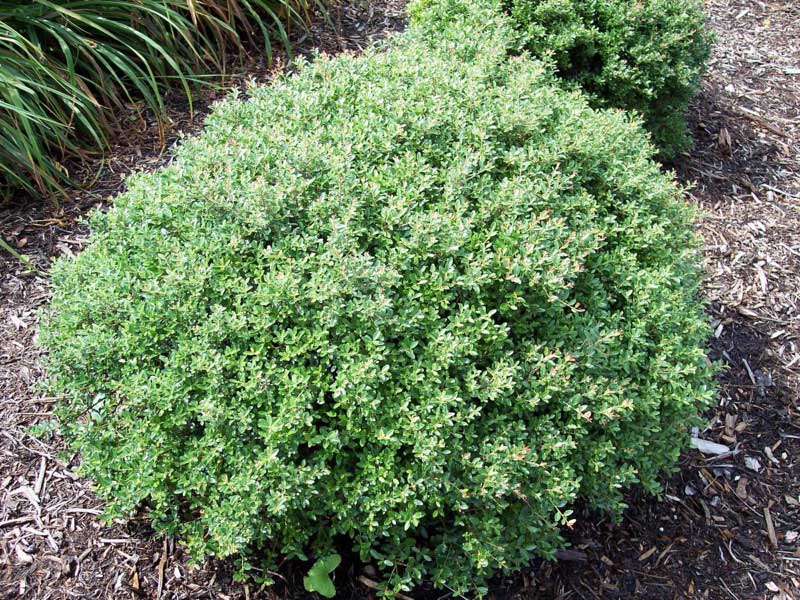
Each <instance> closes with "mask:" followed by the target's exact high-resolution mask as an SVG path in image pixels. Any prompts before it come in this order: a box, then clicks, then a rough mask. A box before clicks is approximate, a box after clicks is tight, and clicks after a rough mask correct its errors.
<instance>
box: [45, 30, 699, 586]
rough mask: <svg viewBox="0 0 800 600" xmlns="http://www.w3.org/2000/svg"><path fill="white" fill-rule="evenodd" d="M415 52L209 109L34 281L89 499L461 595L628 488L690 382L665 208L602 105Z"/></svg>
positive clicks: (521, 70) (687, 409) (372, 57)
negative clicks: (45, 296) (49, 289)
mask: <svg viewBox="0 0 800 600" xmlns="http://www.w3.org/2000/svg"><path fill="white" fill-rule="evenodd" d="M498 35H499V34H498ZM489 37H491V36H489ZM443 48H444V51H433V50H430V49H428V48H426V45H425V44H423V43H418V42H417V41H416V39H415V37H414V35H409V36H407V37H406V38H403V41H401V42H397V43H395V46H394V47H393V48H390V49H389V50H387V51H384V52H377V51H372V52H369V53H367V54H366V55H365V56H362V57H359V58H354V57H349V56H345V57H340V58H338V59H334V60H330V59H325V58H320V59H319V60H317V61H315V62H314V63H313V64H311V65H306V66H302V67H301V68H300V71H299V73H297V74H296V75H293V76H291V77H287V78H286V79H284V80H282V81H281V82H278V83H276V84H274V85H272V86H269V87H260V88H255V89H253V90H252V92H251V95H250V96H249V97H248V98H246V99H243V98H238V97H235V98H231V99H229V100H228V101H226V102H223V103H221V104H220V105H219V106H217V108H216V110H215V111H214V114H213V115H212V116H211V117H210V118H209V120H208V123H207V127H206V130H205V132H204V133H203V134H202V135H201V136H199V137H197V138H194V139H189V140H186V141H185V142H184V143H183V144H182V146H181V147H180V148H179V149H178V151H177V157H176V159H175V161H174V163H173V164H172V165H171V166H168V167H166V168H163V169H161V170H159V171H157V172H155V173H152V174H141V175H138V176H136V177H134V178H132V179H131V180H130V182H129V189H128V191H127V192H126V193H124V194H123V195H121V196H120V197H119V198H118V199H117V200H116V203H115V206H114V207H113V208H112V209H111V210H109V211H108V212H107V213H97V214H95V215H94V216H93V217H92V219H91V228H92V239H91V243H90V244H89V246H88V247H87V248H86V250H85V251H84V252H83V253H81V254H80V255H79V256H78V257H77V258H75V259H65V260H61V261H59V262H58V264H57V265H56V266H55V267H54V269H53V281H54V293H53V302H52V307H51V308H50V309H49V310H48V311H47V314H46V315H45V318H44V320H43V321H44V322H43V327H42V332H41V340H42V342H43V344H44V345H45V346H46V347H47V348H48V349H49V359H48V370H49V382H50V387H51V389H52V391H54V392H57V393H61V394H64V400H63V401H62V403H61V408H60V415H61V419H62V422H63V423H64V425H65V427H66V431H67V433H68V435H69V438H70V439H71V440H72V442H73V444H74V445H75V447H76V448H77V449H79V450H80V451H81V453H82V457H83V465H82V468H83V472H84V473H85V474H87V475H89V476H91V477H92V478H94V481H95V484H96V489H97V490H98V491H99V493H100V494H101V495H102V496H103V497H104V498H106V499H107V501H108V502H107V511H108V513H109V514H110V515H114V516H120V515H121V516H124V515H128V514H131V513H132V512H134V511H136V510H139V509H142V508H144V509H145V510H146V511H147V514H148V515H149V516H150V517H151V518H152V520H153V524H154V526H155V527H156V528H157V529H159V530H162V531H166V532H168V533H170V534H173V535H180V536H181V537H182V539H183V540H184V541H185V542H186V544H187V545H188V547H189V549H190V550H191V551H192V553H193V554H194V555H195V556H197V557H198V558H199V557H202V556H206V555H215V556H218V557H226V556H238V557H241V558H242V560H243V561H244V562H245V564H246V561H248V560H249V561H251V562H252V561H253V557H256V558H257V559H258V560H260V561H263V562H264V564H267V565H269V564H271V563H272V564H274V561H276V560H277V557H279V556H296V557H301V558H319V557H323V556H325V555H327V554H329V553H330V552H331V551H333V550H334V549H335V548H336V545H335V544H336V543H341V541H342V539H349V540H351V541H352V544H353V546H354V548H355V550H356V551H357V552H358V553H359V554H360V556H361V557H362V559H364V560H369V561H373V562H374V563H375V564H376V565H377V566H378V567H379V568H381V569H383V571H384V574H385V579H386V581H387V582H388V583H389V585H391V586H392V587H393V588H394V589H403V588H407V587H408V586H410V585H413V584H414V583H417V582H419V581H421V580H423V579H428V580H430V581H432V582H433V583H434V584H435V585H437V586H448V587H450V588H452V589H454V590H457V591H465V590H468V589H472V588H475V587H480V586H481V585H482V582H484V581H485V580H486V578H487V577H489V576H490V575H491V574H492V573H493V572H494V571H495V570H497V569H503V570H510V569H517V568H520V567H523V566H524V565H525V564H526V562H527V561H528V560H530V558H531V557H533V556H545V557H552V556H553V555H554V553H555V551H556V550H557V549H558V548H560V547H561V546H563V541H562V539H561V538H560V535H559V531H560V529H561V527H562V526H563V525H564V524H570V523H571V521H572V519H573V517H572V516H571V507H572V506H573V505H574V503H575V502H576V501H578V499H582V501H584V502H586V503H588V504H589V505H590V506H593V507H598V508H603V509H611V510H612V511H613V510H619V509H620V508H621V506H622V504H621V503H622V493H623V491H624V488H625V487H626V486H629V485H631V484H636V483H639V484H642V485H644V486H646V487H647V488H649V489H656V488H657V475H658V473H659V471H660V470H662V469H663V468H665V467H668V466H670V465H671V464H672V463H673V462H674V461H675V459H676V457H677V455H678V452H679V450H680V448H681V446H682V445H683V443H684V441H685V438H686V435H687V434H686V428H687V426H688V425H690V424H691V423H692V422H693V420H692V415H695V414H696V413H697V411H698V408H699V407H700V406H701V405H703V403H704V402H705V401H707V400H708V398H709V396H710V394H711V392H710V379H709V377H708V369H707V367H706V363H705V358H704V352H703V350H702V343H703V341H704V339H705V337H706V335H707V329H706V324H705V320H704V318H703V312H702V307H701V305H700V303H699V302H698V300H697V295H696V290H697V285H698V273H697V270H696V268H695V266H694V260H693V257H692V254H691V248H692V247H693V240H694V238H693V233H692V229H691V225H690V219H691V214H690V211H689V210H688V209H687V207H686V206H685V205H684V203H683V202H682V200H681V196H680V193H679V190H678V189H677V188H676V186H675V185H674V184H673V183H672V181H671V179H670V178H669V177H668V176H667V175H664V174H663V173H662V172H661V171H660V170H659V167H658V165H657V164H656V163H655V162H653V160H652V153H653V151H652V149H651V146H650V145H649V144H648V143H647V140H646V139H645V136H644V134H643V133H641V130H640V128H639V127H638V126H637V125H636V123H632V122H631V121H630V120H629V119H628V117H626V116H625V115H624V114H623V113H621V112H603V111H600V112H598V111H595V110H593V109H591V108H590V107H588V106H587V104H586V102H585V101H584V100H583V99H582V97H581V96H579V95H578V94H573V93H568V92H565V91H563V90H561V89H560V88H558V87H557V86H554V85H553V83H552V81H551V78H550V76H549V75H548V74H547V72H548V71H547V69H545V68H543V67H542V66H541V65H540V64H539V63H537V62H534V61H532V60H529V59H527V58H516V59H511V60H508V59H507V57H506V53H505V49H504V48H503V47H502V44H496V43H494V42H492V43H486V44H483V45H482V43H481V42H475V43H471V44H461V45H459V44H458V43H457V42H456V41H452V44H451V47H448V45H447V44H443ZM467 48H470V49H472V50H471V51H472V52H473V55H474V56H473V60H453V59H452V55H453V54H454V53H455V54H456V55H458V52H461V51H464V52H466V50H465V49H467Z"/></svg>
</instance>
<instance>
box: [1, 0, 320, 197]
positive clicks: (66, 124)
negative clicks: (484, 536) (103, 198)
mask: <svg viewBox="0 0 800 600" xmlns="http://www.w3.org/2000/svg"><path fill="white" fill-rule="evenodd" d="M307 6H308V2H307V0H204V1H202V2H198V1H196V0H133V1H124V2H123V1H120V0H52V1H51V0H24V1H20V0H0V82H2V85H0V194H2V193H4V192H5V193H6V194H8V193H10V192H11V191H12V190H14V189H18V188H22V189H25V190H27V191H28V192H31V193H38V192H44V191H53V190H57V189H59V188H60V187H61V185H62V184H63V183H64V181H65V179H66V178H67V176H68V173H66V172H65V170H64V168H63V166H62V165H61V164H60V163H59V160H60V159H61V158H62V157H63V156H64V155H73V156H74V155H76V154H80V153H81V152H84V151H86V150H95V151H97V150H100V149H102V148H103V147H104V146H105V144H106V139H107V136H108V133H109V132H110V131H111V130H113V129H114V127H115V122H114V119H115V115H116V114H117V113H118V112H119V111H120V109H121V108H122V107H123V106H125V105H126V104H127V103H133V102H143V104H144V105H145V106H148V107H150V108H151V109H153V110H155V111H157V112H159V113H160V112H161V111H162V109H163V98H162V97H163V92H164V90H165V88H167V87H168V86H169V85H171V84H182V85H183V86H184V91H185V92H186V93H188V92H189V88H188V82H189V80H191V79H192V77H193V75H194V74H196V73H199V72H201V71H203V70H207V69H210V70H212V71H214V72H221V71H222V70H223V69H224V66H225V59H224V55H225V52H226V47H227V46H232V47H236V48H241V46H242V43H243V42H246V41H253V42H256V41H259V43H261V44H264V47H266V49H267V51H268V52H269V48H270V46H269V44H270V38H273V37H282V38H283V39H284V41H285V39H286V33H285V30H284V26H283V23H284V22H286V21H289V22H292V21H295V22H302V20H303V19H304V18H305V11H306V8H307Z"/></svg>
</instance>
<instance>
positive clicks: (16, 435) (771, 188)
mask: <svg viewBox="0 0 800 600" xmlns="http://www.w3.org/2000/svg"><path fill="white" fill-rule="evenodd" d="M707 4H708V10H709V13H710V16H711V23H712V25H713V27H714V29H715V30H716V32H717V46H716V49H715V53H714V58H713V60H712V63H711V65H710V69H709V74H708V77H707V80H706V82H705V84H704V87H703V90H702V93H701V94H700V96H699V97H698V99H697V100H696V102H695V104H694V107H693V109H692V114H691V121H692V127H693V131H694V135H695V139H696V147H695V149H694V151H693V152H692V153H691V154H690V155H687V156H685V157H682V158H681V159H679V160H678V161H676V162H675V163H674V164H673V165H671V168H673V169H674V170H675V171H676V172H677V174H678V177H679V178H680V179H681V181H683V182H685V183H686V184H690V185H691V186H692V189H691V190H690V191H689V192H687V195H688V197H689V200H690V201H691V202H694V203H695V204H697V205H698V207H699V208H700V209H701V211H702V218H701V220H700V223H699V228H700V232H701V234H702V236H703V238H704V240H705V247H704V250H703V258H704V261H705V264H706V269H707V274H708V275H707V280H706V285H705V293H706V296H707V297H708V299H709V301H710V312H711V315H712V318H713V320H714V334H713V337H712V339H711V340H710V342H709V352H710V355H711V356H712V357H713V358H714V359H716V360H718V361H720V362H721V363H722V364H723V365H724V366H725V367H726V370H725V372H724V374H723V375H722V376H721V378H720V383H721V385H720V393H719V401H718V406H717V407H716V408H714V409H712V410H711V411H709V413H708V414H707V428H706V429H704V430H702V431H698V432H697V436H698V437H699V438H701V439H702V440H706V441H709V442H715V443H717V444H721V445H722V446H725V447H726V448H724V449H723V448H718V450H717V451H723V450H724V452H723V453H722V454H703V453H701V452H699V451H697V450H691V451H688V452H686V453H685V454H684V456H683V457H682V459H681V462H680V465H679V471H678V472H677V473H676V474H674V475H673V476H669V477H665V490H664V495H663V497H662V498H660V499H657V498H650V497H643V496H642V495H640V494H638V493H637V492H633V493H632V494H631V496H630V499H629V504H630V508H629V510H628V511H627V512H626V515H625V518H624V520H623V522H622V523H617V524H615V523H610V522H608V521H607V519H605V518H604V517H603V516H602V515H597V514H584V515H582V518H581V519H580V524H579V525H576V527H575V529H574V530H573V531H570V532H568V535H569V537H570V539H571V541H572V544H573V548H572V550H570V551H568V552H564V553H562V555H561V560H559V561H558V562H556V563H542V564H537V565H533V566H532V568H531V569H530V570H528V571H526V572H525V573H522V574H520V575H518V576H514V577H508V578H502V579H500V578H498V579H497V580H496V581H494V582H493V586H492V591H491V594H492V596H493V597H495V598H520V599H528V598H536V599H539V598H541V599H545V600H554V599H597V598H652V599H668V600H670V599H678V598H686V599H689V598H708V599H714V600H716V599H734V600H735V599H740V600H744V599H768V600H789V599H798V600H800V497H799V496H798V495H799V494H800V483H799V482H800V400H799V399H800V394H799V393H798V392H799V391H800V313H798V308H799V306H798V304H800V3H797V2H795V1H794V0H782V1H773V2H759V1H755V0H709V1H708V2H707ZM331 20H332V21H333V24H334V25H335V27H334V28H333V29H332V28H331V27H330V24H327V25H326V24H325V23H324V22H320V23H318V24H316V25H315V26H314V27H313V28H312V32H311V33H310V34H299V35H298V36H297V39H296V42H297V44H298V48H299V49H300V50H301V51H310V50H311V49H313V48H321V49H322V50H324V51H327V52H338V51H341V50H358V49H359V48H362V47H363V46H364V45H366V44H367V43H369V41H370V40H371V39H373V38H374V37H375V36H378V35H382V34H383V33H384V32H386V31H388V30H392V29H397V28H399V27H402V23H403V9H402V0H396V1H395V2H392V1H389V2H386V1H380V2H374V3H363V2H358V3H355V4H353V5H345V6H343V7H342V8H341V9H340V10H339V11H337V12H335V13H334V15H333V19H331ZM284 64H286V59H285V57H278V60H277V61H276V63H275V64H274V65H273V66H271V67H269V68H268V67H266V66H263V65H259V64H257V63H254V64H253V65H251V67H252V68H251V69H250V70H249V75H248V78H245V77H240V78H239V79H238V80H237V81H236V83H237V84H239V85H247V81H248V79H249V78H251V77H253V78H255V79H257V80H261V81H263V80H265V79H268V78H269V77H270V76H271V74H273V73H274V72H277V71H279V70H280V69H281V68H282V65H284ZM254 73H255V75H253V74H254ZM213 99H214V94H211V93H209V94H207V98H206V101H211V100H213ZM131 112H132V115H136V111H135V107H131ZM202 112H203V111H202V110H201V111H200V115H195V117H194V118H192V119H190V118H189V116H188V114H187V112H186V111H185V110H181V107H180V106H179V103H178V104H177V105H176V107H175V110H174V113H173V114H172V118H173V123H172V124H171V125H170V126H169V127H167V128H162V129H160V130H159V128H158V127H156V126H154V124H153V123H151V122H149V121H148V120H147V119H146V118H140V119H139V120H138V124H139V125H138V126H137V127H135V128H134V129H133V130H132V131H130V132H127V133H126V135H125V136H124V140H121V141H120V143H119V144H118V145H117V146H116V147H115V148H114V149H113V150H112V151H111V152H110V153H108V155H107V156H106V157H105V158H103V159H102V160H95V161H93V162H92V163H90V165H88V166H84V167H81V166H80V165H74V166H73V167H72V168H73V169H74V170H75V171H76V172H77V173H80V172H82V171H85V172H86V176H87V178H91V177H94V176H95V173H96V172H97V169H98V166H102V171H101V173H100V176H99V178H98V179H97V181H96V182H94V184H93V185H92V186H91V187H89V188H88V191H81V192H77V193H75V194H74V195H73V196H72V197H71V198H70V199H69V200H64V201H62V202H61V203H60V204H59V205H58V206H55V205H53V204H52V203H51V204H49V205H47V206H44V205H41V204H33V203H30V202H28V203H18V205H17V206H16V207H7V208H5V209H2V210H0V234H2V236H3V238H4V239H6V240H7V241H9V242H10V243H11V244H12V245H14V246H16V247H17V248H18V249H19V250H20V251H21V252H22V253H24V254H26V255H27V256H28V257H29V258H30V259H31V260H32V261H33V262H34V263H35V264H36V265H37V266H38V268H39V269H41V270H42V271H43V272H45V271H46V270H47V267H48V265H49V264H50V261H51V260H52V258H53V257H55V256H58V255H61V254H70V253H75V252H78V251H80V249H81V247H82V245H83V243H84V241H85V239H86V233H87V232H86V231H85V229H84V228H83V227H82V226H81V225H80V224H79V223H78V222H77V218H78V217H80V216H81V215H83V214H85V213H86V211H87V210H89V209H91V208H92V207H94V206H98V205H102V204H103V203H106V202H107V201H108V197H109V196H110V195H112V194H114V193H116V192H117V191H119V189H121V186H122V183H121V176H122V175H124V174H125V173H127V172H130V171H131V170H132V169H142V168H144V169H149V168H154V167H156V166H158V165H159V164H162V163H163V162H164V161H166V160H167V159H168V150H169V145H170V144H171V143H172V141H174V139H176V137H177V136H178V132H189V133H191V132H193V131H196V130H197V129H198V128H199V126H200V124H201V122H202V119H201V115H202ZM25 271H26V270H25V269H24V268H23V267H22V266H21V265H20V264H19V263H18V262H17V261H16V260H14V259H12V258H11V257H9V256H8V255H5V254H2V255H0V298H1V299H2V302H1V303H0V423H1V424H2V425H0V427H2V428H1V429H0V597H2V598H16V597H20V598H30V599H34V598H35V599H37V600H38V599H42V600H44V599H48V598H98V599H99V598H147V599H156V598H164V599H175V600H177V599H183V598H220V599H222V600H225V599H228V598H230V599H234V598H235V599H249V598H253V599H255V598H271V597H298V598H299V597H305V596H307V594H306V593H305V592H304V591H303V589H302V585H297V583H298V575H299V574H302V565H297V566H295V567H292V566H291V565H287V566H286V569H285V573H282V574H281V576H283V577H287V578H288V580H289V581H283V580H281V579H278V585H277V586H276V587H275V588H273V589H272V590H268V591H258V590H256V589H255V588H254V586H252V585H250V586H245V585H241V584H236V583H233V582H232V581H231V579H230V572H229V570H228V569H227V568H226V566H225V565H224V564H217V563H213V562H209V563H207V564H205V565H202V566H201V567H200V568H190V567H188V565H187V557H186V556H185V555H184V554H183V552H182V551H181V548H180V546H179V545H178V544H177V543H176V542H175V541H174V540H169V539H168V540H164V539H163V538H159V537H157V536H156V535H154V534H152V532H150V530H149V529H148V526H147V523H146V522H145V521H142V520H132V521H129V522H127V523H112V524H108V525H106V524H103V523H102V522H101V521H100V520H99V518H98V515H99V513H100V512H101V510H102V504H101V503H100V501H98V500H97V498H96V497H95V496H94V495H93V494H92V492H91V488H90V485H89V483H88V482H86V481H83V480H81V479H80V478H78V477H77V476H76V475H75V474H74V471H73V470H74V468H75V465H76V462H77V460H78V459H77V457H75V456H72V455H71V454H70V453H69V452H68V451H67V449H66V448H64V447H63V445H62V443H61V441H60V440H59V439H57V438H54V437H52V436H50V435H48V434H47V433H46V432H39V433H38V435H31V432H30V431H29V430H28V428H29V426H30V425H32V424H35V423H42V422H46V420H47V418H48V415H49V413H50V411H51V409H52V406H53V403H54V399H52V398H47V397H42V396H41V394H39V393H37V392H36V390H35V388H34V385H35V383H36V381H37V380H38V379H39V378H40V377H41V371H40V369H39V367H38V366H37V360H38V352H37V350H36V348H35V345H34V343H35V337H36V310H37V308H38V307H39V306H41V305H42V303H44V302H46V301H47V298H48V294H49V288H48V285H49V284H48V280H47V277H46V275H44V274H42V275H30V274H26V273H25ZM372 577H373V573H372V572H371V571H370V569H369V567H368V566H367V567H361V566H359V565H354V564H349V565H348V564H345V566H343V567H342V568H341V569H340V570H339V572H337V574H336V579H337V587H338V588H339V590H340V594H341V595H342V596H343V597H354V598H369V597H371V594H372V592H371V590H370V587H369V586H370V585H371V584H372V583H373V581H372ZM411 595H412V596H413V597H415V598H423V597H424V598H439V597H442V596H441V594H439V593H436V592H432V591H430V590H425V589H422V590H418V591H417V592H416V593H414V594H411Z"/></svg>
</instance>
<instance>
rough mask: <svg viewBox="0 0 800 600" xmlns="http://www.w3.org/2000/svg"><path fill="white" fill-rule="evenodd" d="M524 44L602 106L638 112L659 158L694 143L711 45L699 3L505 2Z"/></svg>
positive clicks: (647, 0)
mask: <svg viewBox="0 0 800 600" xmlns="http://www.w3.org/2000/svg"><path fill="white" fill-rule="evenodd" d="M506 2H507V6H508V8H509V10H510V12H511V15H512V16H513V19H514V21H515V23H516V24H517V25H518V26H519V28H520V30H521V32H522V36H523V43H524V45H525V47H526V48H527V49H528V50H530V51H531V52H533V53H534V54H535V55H538V56H546V55H552V57H553V59H554V60H555V64H556V67H557V70H558V73H559V75H561V76H562V77H564V78H565V79H567V80H568V81H572V82H575V83H577V84H578V85H579V86H580V87H581V88H582V89H583V90H584V91H586V92H587V93H588V94H589V95H590V97H591V98H592V101H593V103H594V104H595V105H596V106H600V107H615V108H624V109H626V110H633V111H636V112H637V113H639V114H641V115H642V116H643V118H644V121H645V126H646V127H647V129H648V130H649V131H650V132H651V134H652V135H653V140H654V142H655V143H656V145H657V146H658V147H659V149H660V151H661V153H662V155H663V156H664V157H666V158H671V157H672V156H674V155H675V154H676V153H677V152H679V151H681V150H684V149H686V148H687V147H688V146H689V145H690V138H689V136H688V133H687V129H686V120H685V118H686V112H687V110H688V107H689V101H690V100H691V99H692V97H693V96H694V94H695V92H696V90H697V86H698V83H699V80H700V77H701V75H702V73H703V70H704V66H705V62H706V60H707V59H708V56H709V53H710V48H711V36H710V34H709V33H708V31H707V29H706V27H705V20H704V15H703V4H702V1H701V0H643V1H642V0H588V1H587V0H506Z"/></svg>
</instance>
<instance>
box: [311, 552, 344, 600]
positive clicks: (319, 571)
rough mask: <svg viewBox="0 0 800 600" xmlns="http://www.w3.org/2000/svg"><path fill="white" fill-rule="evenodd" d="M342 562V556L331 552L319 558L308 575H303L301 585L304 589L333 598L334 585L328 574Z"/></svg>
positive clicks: (334, 593)
mask: <svg viewBox="0 0 800 600" xmlns="http://www.w3.org/2000/svg"><path fill="white" fill-rule="evenodd" d="M341 562H342V557H341V556H339V555H338V554H331V555H330V556H326V557H325V558H321V559H319V560H318V561H317V562H315V563H314V566H313V567H311V569H310V570H309V571H308V575H306V576H305V577H303V586H304V587H305V588H306V591H309V592H317V593H318V594H320V595H321V596H325V597H326V598H333V597H334V596H335V595H336V587H335V586H334V585H333V581H331V578H330V574H331V573H333V571H335V570H336V567H338V566H339V564H340V563H341Z"/></svg>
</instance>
